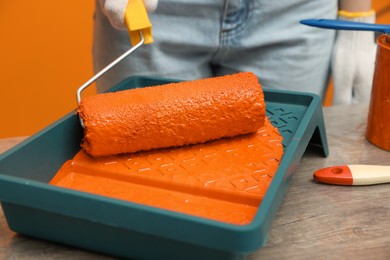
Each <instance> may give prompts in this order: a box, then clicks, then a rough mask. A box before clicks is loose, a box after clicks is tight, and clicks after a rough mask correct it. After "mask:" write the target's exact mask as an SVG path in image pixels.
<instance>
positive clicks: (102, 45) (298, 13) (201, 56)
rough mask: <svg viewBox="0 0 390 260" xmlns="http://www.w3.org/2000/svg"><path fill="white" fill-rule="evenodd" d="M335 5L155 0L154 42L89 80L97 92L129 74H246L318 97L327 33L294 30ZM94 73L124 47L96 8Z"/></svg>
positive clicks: (329, 14)
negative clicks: (248, 72)
mask: <svg viewBox="0 0 390 260" xmlns="http://www.w3.org/2000/svg"><path fill="white" fill-rule="evenodd" d="M336 15H337V1H335V0H333V1H332V0H331V1H329V0H315V1H309V0H277V1H272V0H257V1H255V0H252V1H251V0H160V1H159V4H158V7H157V10H156V11H155V12H154V13H151V14H149V18H150V21H151V23H152V30H153V38H154V43H152V44H149V45H143V46H141V47H140V48H139V49H138V50H137V51H136V52H134V53H132V54H131V55H130V56H129V57H127V58H126V59H125V60H124V61H122V62H121V63H120V64H118V65H117V66H115V67H114V68H113V69H111V70H110V71H109V72H108V73H107V74H106V75H104V76H103V77H102V78H101V79H99V80H98V82H97V88H98V91H99V92H102V91H104V90H106V89H108V88H110V87H112V86H114V85H115V84H117V83H118V82H120V81H121V80H123V79H124V78H126V77H129V76H131V75H144V76H160V77H165V78H171V79H182V80H192V79H197V78H205V77H212V76H218V75H224V74H231V73H235V72H239V71H251V72H253V73H255V74H256V75H257V76H258V77H259V81H260V83H261V84H262V86H263V88H269V89H283V90H294V91H304V92H311V93H315V94H318V95H320V96H323V94H324V92H325V89H326V86H327V79H328V73H329V65H330V58H331V51H332V47H333V43H334V38H335V31H334V30H322V29H318V28H313V27H308V26H304V25H301V24H300V23H299V21H300V20H301V19H307V18H328V19H335V18H336ZM94 19H95V28H94V49H93V50H94V68H95V72H98V71H99V70H101V69H102V68H104V67H105V66H106V65H108V64H109V63H110V62H111V61H113V60H114V59H115V58H117V57H118V56H120V55H121V54H122V53H124V52H125V51H127V50H128V49H129V48H130V47H131V45H130V41H129V36H128V33H127V31H125V30H124V31H120V30H116V29H114V28H113V27H111V25H110V23H109V21H108V19H107V18H106V17H105V16H104V14H103V13H102V11H101V10H100V5H99V4H98V3H96V12H95V18H94Z"/></svg>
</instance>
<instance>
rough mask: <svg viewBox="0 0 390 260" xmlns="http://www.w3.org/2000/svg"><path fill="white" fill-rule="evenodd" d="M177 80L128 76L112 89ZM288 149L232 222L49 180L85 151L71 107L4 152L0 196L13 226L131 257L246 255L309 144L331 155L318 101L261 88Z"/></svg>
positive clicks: (258, 241)
mask: <svg viewBox="0 0 390 260" xmlns="http://www.w3.org/2000/svg"><path fill="white" fill-rule="evenodd" d="M170 82H173V81H172V80H165V79H158V78H146V77H131V78H128V79H126V80H124V81H123V82H121V83H120V84H118V85H117V86H115V87H114V88H112V89H111V90H110V91H118V90H124V89H128V88H135V87H146V86H152V85H159V84H165V83H170ZM264 94H265V100H266V105H267V116H268V117H269V119H270V121H271V123H272V124H273V125H274V126H276V127H277V128H278V130H279V132H280V133H281V135H282V136H283V146H284V150H285V153H284V155H283V157H282V161H281V163H280V165H279V168H278V170H277V172H276V173H275V175H274V177H273V179H272V182H271V184H270V186H269V187H268V190H267V192H266V194H265V196H264V198H263V200H262V203H261V205H260V207H259V208H258V211H257V213H256V215H255V217H254V219H253V221H252V222H251V223H250V224H247V225H234V224H228V223H223V222H218V221H213V220H209V219H204V218H200V217H196V216H191V215H186V214H181V213H177V212H173V211H168V210H164V209H159V208H154V207H150V206H146V205H142V204H136V203H131V202H126V201H122V200H116V199H112V198H108V197H103V196H98V195H93V194H89V193H85V192H79V191H75V190H70V189H64V188H60V187H57V186H53V185H50V184H48V183H49V181H50V180H51V179H52V178H53V177H54V175H55V174H56V172H57V171H58V170H59V168H60V167H61V166H62V165H63V164H64V163H65V161H67V160H69V159H71V158H73V156H74V155H75V154H76V153H77V152H78V151H79V150H80V142H81V139H82V136H83V130H82V128H81V126H80V122H79V118H78V116H77V115H76V114H75V112H74V111H73V112H72V113H70V114H68V115H66V116H64V117H62V118H61V119H59V120H57V121H56V122H54V123H53V124H51V125H49V126H48V127H46V128H45V129H43V130H41V131H40V132H38V133H37V134H35V135H33V136H31V137H30V138H28V139H26V140H25V141H24V142H22V143H20V144H19V145H17V146H15V147H14V148H12V149H11V150H9V151H7V152H5V153H3V154H2V155H1V156H0V201H1V205H2V208H3V211H4V215H5V217H6V220H7V223H8V225H9V227H10V229H12V230H13V231H15V232H17V233H21V234H25V235H29V236H32V237H37V238H41V239H45V240H50V241H54V242H58V243H63V244H68V245H73V246H76V247H81V248H84V249H88V250H92V251H97V252H101V253H105V254H110V255H115V256H119V257H126V258H136V259H137V258H142V259H156V258H159V259H241V258H244V257H246V256H247V255H249V254H250V253H251V252H254V251H256V250H258V249H259V248H261V247H262V246H263V245H264V244H265V243H266V240H267V234H268V231H269V229H270V226H271V222H272V220H273V218H274V216H275V214H276V212H277V210H278V208H279V206H280V204H281V202H282V200H283V197H284V194H285V191H286V189H287V187H288V184H289V182H290V179H291V177H292V176H293V173H294V171H295V169H296V168H297V166H298V164H299V161H300V159H301V157H302V155H303V153H304V151H305V149H306V147H307V146H308V144H309V142H312V143H314V144H316V145H318V146H320V147H321V148H322V151H323V156H327V155H328V146H327V140H326V133H325V126H324V119H323V113H322V104H321V99H320V98H319V97H318V96H316V95H311V94H304V93H297V92H286V91H275V90H266V89H264Z"/></svg>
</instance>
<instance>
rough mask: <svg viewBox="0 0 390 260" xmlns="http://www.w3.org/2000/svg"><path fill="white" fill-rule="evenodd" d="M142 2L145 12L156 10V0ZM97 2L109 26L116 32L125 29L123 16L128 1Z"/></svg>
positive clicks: (103, 0)
mask: <svg viewBox="0 0 390 260" xmlns="http://www.w3.org/2000/svg"><path fill="white" fill-rule="evenodd" d="M143 1H144V5H145V8H146V11H147V12H153V11H154V10H156V8H157V4H158V0H143ZM99 2H100V6H101V8H102V10H103V13H104V14H105V15H106V16H107V18H108V20H109V21H110V23H111V25H112V26H113V27H114V28H115V29H118V30H123V29H126V24H125V19H124V16H125V10H126V7H127V2H128V0H99Z"/></svg>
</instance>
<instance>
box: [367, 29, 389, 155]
mask: <svg viewBox="0 0 390 260" xmlns="http://www.w3.org/2000/svg"><path fill="white" fill-rule="evenodd" d="M377 43H378V47H377V48H378V49H377V54H376V63H375V73H374V79H373V84H372V92H371V102H370V109H369V113H368V124H367V131H366V138H367V139H368V140H369V141H370V142H371V143H373V144H374V145H376V146H378V147H380V148H382V149H384V150H387V151H390V36H388V35H385V34H384V35H382V36H380V37H379V38H378V40H377Z"/></svg>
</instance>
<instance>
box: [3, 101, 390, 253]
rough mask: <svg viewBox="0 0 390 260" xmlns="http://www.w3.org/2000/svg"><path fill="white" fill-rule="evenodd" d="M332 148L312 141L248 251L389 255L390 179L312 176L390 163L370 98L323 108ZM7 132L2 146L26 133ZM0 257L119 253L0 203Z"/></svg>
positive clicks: (17, 139)
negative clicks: (25, 220) (374, 137)
mask: <svg viewBox="0 0 390 260" xmlns="http://www.w3.org/2000/svg"><path fill="white" fill-rule="evenodd" d="M324 114H325V123H326V130H327V137H328V142H329V150H330V155H329V157H328V158H324V157H322V156H321V153H320V151H319V150H318V148H316V147H309V148H308V149H307V151H306V153H305V154H304V156H303V158H302V160H301V163H300V166H299V167H298V169H297V171H296V172H295V174H294V176H293V178H292V181H291V183H290V185H289V188H288V190H287V193H286V195H285V198H284V201H283V203H282V205H281V207H280V209H279V211H278V213H277V215H276V217H275V219H274V221H273V223H272V227H271V230H270V232H269V238H268V242H267V244H266V245H265V246H264V247H263V248H261V249H260V250H258V251H257V252H255V253H253V254H251V255H250V256H249V259H390V184H380V185H372V186H355V187H353V186H332V185H326V184H318V183H315V182H314V181H313V178H312V174H313V172H314V171H315V170H317V169H319V168H323V167H328V166H332V165H344V164H375V165H390V153H389V152H386V151H384V150H381V149H379V148H377V147H375V146H374V145H372V144H370V143H369V142H368V141H367V140H366V139H365V137H364V132H365V129H366V121H367V106H363V105H355V106H333V107H326V108H325V109H324ZM23 139H24V137H21V138H11V139H10V138H7V139H0V152H4V151H5V150H6V149H8V148H10V146H12V145H14V144H16V143H17V142H20V141H21V140H23ZM0 259H114V258H112V257H110V256H105V255H99V254H96V253H94V252H89V251H84V250H81V249H77V248H73V247H67V246H63V245H59V244H55V243H51V242H47V241H42V240H39V239H33V238H30V237H26V236H23V235H18V234H15V233H14V232H12V231H10V230H9V228H8V226H7V223H6V221H5V218H4V215H3V213H2V211H0Z"/></svg>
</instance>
